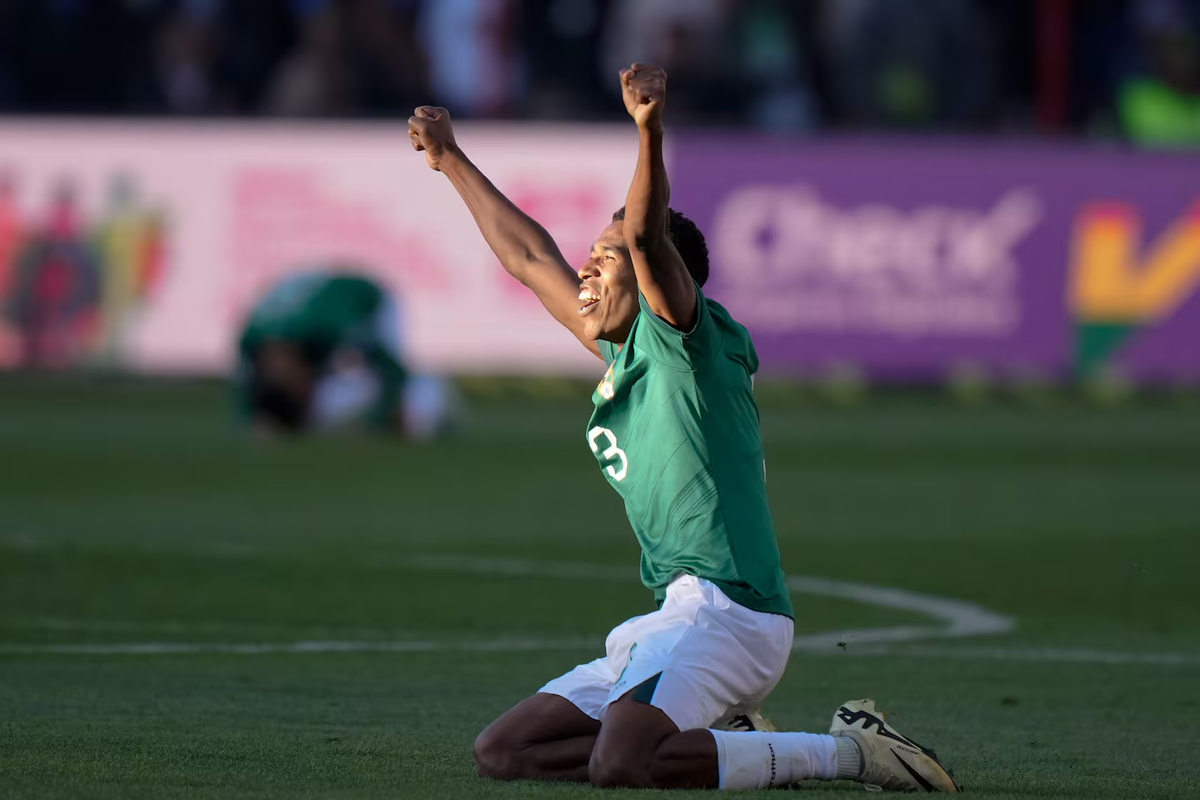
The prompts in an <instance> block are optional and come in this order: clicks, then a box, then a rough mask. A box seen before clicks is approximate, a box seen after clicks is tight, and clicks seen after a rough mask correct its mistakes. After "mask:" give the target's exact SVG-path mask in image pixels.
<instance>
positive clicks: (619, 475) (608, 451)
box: [587, 426, 629, 481]
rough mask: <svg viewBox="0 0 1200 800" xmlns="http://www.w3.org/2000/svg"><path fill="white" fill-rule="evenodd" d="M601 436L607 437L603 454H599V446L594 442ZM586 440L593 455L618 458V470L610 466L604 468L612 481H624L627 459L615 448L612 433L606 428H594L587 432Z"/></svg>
mask: <svg viewBox="0 0 1200 800" xmlns="http://www.w3.org/2000/svg"><path fill="white" fill-rule="evenodd" d="M601 436H607V437H608V447H607V448H605V450H604V452H603V453H600V445H599V443H598V442H597V441H596V440H597V439H599V438H600V437H601ZM587 438H588V445H589V446H590V447H591V448H592V452H593V453H600V455H601V456H603V457H604V458H607V459H614V458H619V459H620V460H621V468H620V469H617V468H616V466H614V465H612V464H609V465H608V466H607V467H605V469H606V470H607V471H608V474H609V475H611V476H612V477H613V480H616V481H623V480H625V473H626V472H628V471H629V459H628V458H626V456H625V451H624V450H622V449H621V448H619V447H617V437H616V436H615V435H614V434H613V432H612V431H610V430H609V429H608V428H601V427H599V426H596V427H595V428H592V429H591V430H590V431H588V435H587Z"/></svg>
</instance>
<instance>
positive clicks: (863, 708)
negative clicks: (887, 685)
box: [829, 700, 962, 792]
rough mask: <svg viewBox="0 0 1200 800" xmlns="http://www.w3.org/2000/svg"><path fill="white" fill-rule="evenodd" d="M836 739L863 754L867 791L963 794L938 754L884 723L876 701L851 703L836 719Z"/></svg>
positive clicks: (833, 726) (861, 776)
mask: <svg viewBox="0 0 1200 800" xmlns="http://www.w3.org/2000/svg"><path fill="white" fill-rule="evenodd" d="M829 733H830V734H831V735H833V736H846V737H848V738H850V739H851V740H853V741H854V743H855V744H857V745H858V749H859V751H860V752H861V753H862V760H863V765H862V774H861V775H860V776H859V778H858V780H859V781H861V782H862V783H864V784H866V785H867V786H868V787H871V786H875V787H878V788H880V789H885V790H892V791H917V792H961V791H962V788H961V787H960V786H959V785H958V784H957V783H955V781H954V776H953V775H951V774H950V771H949V770H948V769H946V768H945V767H944V766H942V762H941V761H939V760H938V757H937V753H935V752H933V751H932V750H929V749H927V748H925V747H922V746H921V745H919V744H917V743H916V742H914V741H913V740H912V739H909V738H908V737H907V736H904V735H903V734H901V733H900V732H899V731H897V730H896V729H895V728H893V727H891V726H890V725H888V724H886V723H885V722H884V716H883V712H881V711H876V709H875V701H874V700H852V701H850V702H848V703H845V704H843V705H842V707H841V708H839V709H838V710H837V713H836V714H834V715H833V724H832V725H831V726H830V728H829Z"/></svg>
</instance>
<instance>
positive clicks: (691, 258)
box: [612, 206, 708, 286]
mask: <svg viewBox="0 0 1200 800" xmlns="http://www.w3.org/2000/svg"><path fill="white" fill-rule="evenodd" d="M668 211H669V212H670V218H671V223H670V227H669V228H668V235H670V237H671V242H672V243H673V244H674V245H675V249H676V250H678V251H679V257H680V258H682V259H683V263H684V265H685V266H686V267H687V269H688V272H690V273H691V274H692V280H694V281H695V282H696V283H697V284H698V285H700V286H703V285H704V283H705V281H707V280H708V244H707V243H706V242H705V241H704V234H703V233H701V232H700V229H699V228H697V227H696V223H694V222H692V221H691V220H690V219H688V218H687V217H685V216H684V215H683V214H680V213H679V212H678V211H676V210H675V209H673V208H672V209H668ZM623 219H625V207H624V206H621V208H619V209H617V212H616V213H615V214H613V216H612V221H613V222H620V221H621V220H623Z"/></svg>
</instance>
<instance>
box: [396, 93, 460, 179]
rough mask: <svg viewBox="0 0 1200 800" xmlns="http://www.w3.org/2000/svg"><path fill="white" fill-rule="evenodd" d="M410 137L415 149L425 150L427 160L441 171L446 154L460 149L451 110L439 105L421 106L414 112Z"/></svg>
mask: <svg viewBox="0 0 1200 800" xmlns="http://www.w3.org/2000/svg"><path fill="white" fill-rule="evenodd" d="M408 138H409V139H412V144H413V149H414V150H416V151H417V152H418V153H419V152H424V153H425V161H426V162H427V163H428V164H429V166H430V167H431V168H433V169H436V170H438V171H439V172H440V171H441V169H442V159H443V158H444V157H445V156H446V154H447V153H453V152H455V151H456V150H457V149H458V144H457V143H456V142H455V141H454V128H453V127H451V125H450V112H449V111H447V110H446V109H444V108H439V107H437V106H421V107H420V108H418V109H417V110H416V111H414V112H413V115H412V116H411V117H409V118H408Z"/></svg>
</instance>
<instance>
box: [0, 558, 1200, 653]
mask: <svg viewBox="0 0 1200 800" xmlns="http://www.w3.org/2000/svg"><path fill="white" fill-rule="evenodd" d="M404 563H405V564H406V565H410V566H413V567H415V568H418V569H421V570H428V571H446V572H459V573H473V574H486V575H491V576H510V577H541V578H550V579H560V580H586V581H602V582H610V583H632V582H635V581H636V579H637V576H636V574H634V573H632V572H631V571H630V570H628V569H624V568H620V567H615V566H611V565H597V564H583V563H567V562H544V561H526V560H520V559H459V558H451V557H447V556H417V557H412V558H408V559H405V561H404ZM787 582H788V588H789V589H790V590H791V591H792V593H793V594H808V595H814V596H820V597H833V598H836V599H841V600H848V601H851V602H859V603H865V604H868V605H874V606H879V607H883V608H891V609H896V610H900V611H908V612H912V613H917V614H923V615H925V616H927V617H931V618H932V619H934V620H936V621H937V622H939V623H941V624H940V625H898V626H891V627H884V628H868V629H857V630H849V631H844V632H828V633H817V634H809V635H806V636H798V637H796V639H795V641H794V644H793V649H794V650H796V651H798V652H803V653H806V654H813V655H833V654H849V653H853V654H854V655H858V656H864V657H869V656H878V655H888V656H891V657H896V656H901V657H913V658H955V659H968V660H985V661H1032V662H1052V663H1076V664H1109V665H1120V664H1132V665H1158V666H1200V655H1188V654H1174V653H1121V652H1107V651H1093V650H1064V649H1038V648H999V647H992V648H958V647H946V646H942V647H935V646H921V647H912V646H909V647H901V648H897V647H895V646H894V645H897V644H904V643H910V642H918V641H922V640H936V639H961V638H967V637H973V636H987V635H996V634H1003V633H1009V632H1011V631H1012V630H1013V629H1014V628H1015V627H1016V621H1015V620H1014V619H1013V618H1012V617H1008V616H1005V615H1002V614H997V613H996V612H993V611H990V610H988V609H986V608H984V607H983V606H980V605H978V604H976V603H972V602H968V601H963V600H955V599H951V598H943V597H936V596H933V595H926V594H921V593H917V592H912V591H909V590H907V589H896V588H890V587H881V586H873V585H870V584H863V583H853V582H848V581H839V580H833V579H829V578H820V577H812V576H800V575H794V576H791V577H789V578H788V580H787ZM846 641H853V642H854V644H855V647H854V648H852V649H845V650H842V649H839V648H837V647H836V645H838V644H840V643H844V642H846ZM598 644H599V642H598V641H596V640H592V639H587V638H579V637H576V638H564V639H537V638H523V639H519V638H501V639H494V640H427V641H421V640H400V641H395V640H391V641H389V640H384V639H380V640H358V641H338V640H306V641H294V642H132V643H78V644H7V645H0V655H199V654H212V655H280V654H292V655H296V654H318V653H438V652H475V653H486V652H493V653H508V652H514V653H515V652H541V651H554V650H567V651H570V650H586V649H594V648H596V647H597V645H598Z"/></svg>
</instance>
